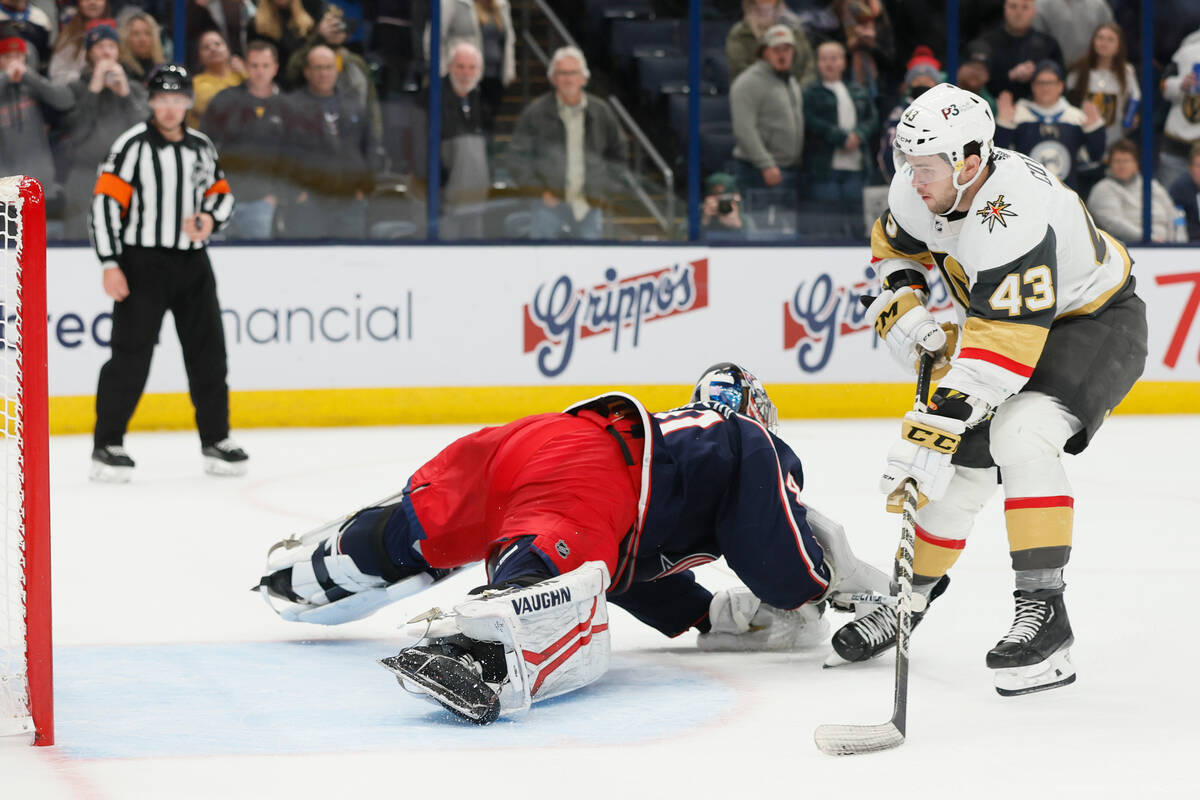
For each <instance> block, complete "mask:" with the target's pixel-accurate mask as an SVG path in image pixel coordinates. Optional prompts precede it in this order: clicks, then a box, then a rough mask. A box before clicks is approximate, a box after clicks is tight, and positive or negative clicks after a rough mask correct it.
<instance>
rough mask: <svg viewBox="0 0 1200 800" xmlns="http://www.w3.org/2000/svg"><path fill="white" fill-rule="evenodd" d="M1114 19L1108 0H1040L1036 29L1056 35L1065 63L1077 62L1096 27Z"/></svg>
mask: <svg viewBox="0 0 1200 800" xmlns="http://www.w3.org/2000/svg"><path fill="white" fill-rule="evenodd" d="M1112 21H1113V13H1112V6H1110V5H1109V3H1108V0H1037V16H1035V17H1034V19H1033V29H1034V30H1036V31H1041V32H1042V33H1044V34H1046V35H1048V36H1052V37H1054V40H1055V41H1057V42H1058V46H1059V47H1060V48H1061V49H1062V56H1063V59H1064V61H1063V63H1064V64H1074V63H1075V62H1076V61H1078V60H1079V59H1081V58H1083V57H1084V55H1085V54H1086V53H1087V52H1088V48H1090V47H1091V45H1092V34H1093V32H1094V31H1095V30H1096V28H1098V27H1099V26H1101V25H1103V24H1104V23H1106V22H1112Z"/></svg>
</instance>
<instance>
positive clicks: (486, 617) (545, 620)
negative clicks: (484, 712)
mask: <svg viewBox="0 0 1200 800" xmlns="http://www.w3.org/2000/svg"><path fill="white" fill-rule="evenodd" d="M607 586H608V569H607V568H606V567H605V565H604V563H603V562H601V561H589V562H587V563H586V564H584V565H583V566H581V567H579V568H577V569H575V570H572V571H571V572H568V573H566V574H565V575H560V576H558V577H556V578H550V579H549V580H545V581H542V582H540V583H536V584H534V585H533V586H529V587H527V588H524V589H503V590H498V591H491V590H489V591H485V592H484V593H483V594H482V595H480V596H478V597H477V598H472V599H469V600H467V601H466V602H463V603H460V604H458V605H457V606H455V607H454V610H453V612H452V613H451V614H448V615H438V616H437V617H436V618H434V619H433V621H432V622H431V623H430V624H429V625H428V626H426V625H422V626H421V630H420V631H419V635H423V636H425V637H426V638H428V639H432V638H441V637H445V636H449V635H452V634H454V633H461V634H463V635H465V636H467V637H469V638H471V639H475V640H477V641H485V642H499V643H500V644H502V645H503V646H504V653H505V660H506V663H507V668H508V675H507V677H506V679H505V680H504V681H503V682H502V683H501V685H500V691H499V694H500V713H501V714H506V713H512V712H517V711H523V710H525V709H527V708H529V706H530V705H531V704H532V703H535V702H538V701H540V700H547V699H549V698H551V697H556V696H558V695H560V694H564V693H566V692H570V691H573V690H575V689H579V688H581V687H583V686H586V685H588V684H589V683H591V682H592V681H594V680H596V679H597V678H599V677H600V676H601V675H603V674H604V673H605V672H607V671H608V664H609V655H610V651H611V647H610V642H609V634H608V606H607V604H606V602H605V599H604V590H605V587H607ZM406 688H408V687H406Z"/></svg>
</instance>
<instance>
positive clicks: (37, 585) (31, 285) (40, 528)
mask: <svg viewBox="0 0 1200 800" xmlns="http://www.w3.org/2000/svg"><path fill="white" fill-rule="evenodd" d="M0 213H2V214H3V221H4V228H3V231H2V232H0V233H2V236H3V249H2V250H0V261H2V262H3V263H2V269H0V344H2V345H3V348H2V349H0V386H2V387H3V392H4V405H3V408H2V409H0V411H2V413H3V417H4V425H3V431H0V452H3V456H4V465H5V469H4V474H3V476H2V480H3V483H4V485H3V497H4V507H3V521H2V523H0V737H4V738H8V737H10V736H12V737H20V736H29V737H30V738H31V739H32V740H33V742H34V743H35V744H39V745H49V744H53V743H54V699H53V680H52V664H53V662H52V656H51V638H50V471H49V446H50V445H49V408H48V402H49V401H48V396H47V395H48V392H47V387H46V207H45V199H44V196H43V194H42V187H41V186H40V185H39V184H38V182H37V181H35V180H33V179H32V178H27V177H22V176H17V177H8V178H0Z"/></svg>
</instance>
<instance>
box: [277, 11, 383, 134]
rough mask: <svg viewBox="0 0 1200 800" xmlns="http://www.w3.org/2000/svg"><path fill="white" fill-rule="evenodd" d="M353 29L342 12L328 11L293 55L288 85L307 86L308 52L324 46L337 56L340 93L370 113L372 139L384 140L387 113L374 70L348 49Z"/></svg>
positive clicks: (287, 72)
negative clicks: (382, 107) (347, 44)
mask: <svg viewBox="0 0 1200 800" xmlns="http://www.w3.org/2000/svg"><path fill="white" fill-rule="evenodd" d="M349 35H350V28H349V25H348V23H347V22H346V18H345V16H344V14H343V12H342V9H340V8H338V7H337V6H334V5H331V6H328V7H327V8H326V9H325V13H324V14H322V15H321V19H320V21H319V22H318V23H317V25H316V27H314V28H313V29H312V32H311V33H309V34H308V37H307V38H306V39H305V40H304V44H303V45H301V46H300V47H299V49H297V50H296V52H294V53H292V57H291V60H290V61H289V62H288V63H287V65H286V69H287V71H286V74H285V76H284V83H285V84H286V85H289V86H296V85H299V84H300V83H302V82H303V78H304V65H305V63H306V60H307V58H308V51H309V50H310V49H312V47H313V46H314V45H318V44H323V45H325V46H326V47H328V48H329V49H330V50H332V51H333V52H334V53H335V54H336V55H337V64H338V77H337V86H338V91H339V92H341V93H342V94H344V95H346V96H347V97H350V98H352V99H353V100H354V102H356V103H358V104H360V105H362V106H363V107H364V108H365V109H366V110H367V119H368V120H369V121H370V124H371V135H372V136H374V137H375V138H376V139H379V140H380V141H382V140H383V113H382V112H381V111H380V108H379V95H378V94H377V93H376V91H375V82H374V81H372V80H371V68H370V67H369V66H367V62H366V61H365V60H364V59H363V57H362V56H360V55H359V54H358V53H355V52H353V51H352V50H350V48H348V47H347V46H346V39H347V37H348V36H349Z"/></svg>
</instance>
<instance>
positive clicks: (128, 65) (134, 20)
mask: <svg viewBox="0 0 1200 800" xmlns="http://www.w3.org/2000/svg"><path fill="white" fill-rule="evenodd" d="M124 19H125V21H124V22H122V23H121V31H120V33H121V58H120V61H121V66H123V67H124V68H125V74H126V75H127V76H129V79H130V80H132V81H137V82H138V83H141V84H142V85H143V86H145V85H146V80H147V79H148V78H149V77H150V73H151V72H152V71H153V70H154V68H155V67H157V66H158V65H159V64H165V63H166V60H167V59H166V57H165V56H164V55H163V47H162V38H161V37H162V30H161V29H160V28H159V27H158V22H156V21H155V19H154V17H152V16H150V15H149V14H147V13H146V12H144V11H135V12H133V13H131V14H127V15H125V18H124ZM131 124H132V123H131Z"/></svg>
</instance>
